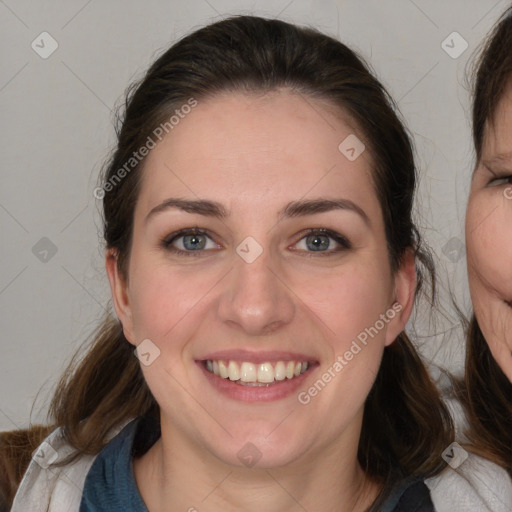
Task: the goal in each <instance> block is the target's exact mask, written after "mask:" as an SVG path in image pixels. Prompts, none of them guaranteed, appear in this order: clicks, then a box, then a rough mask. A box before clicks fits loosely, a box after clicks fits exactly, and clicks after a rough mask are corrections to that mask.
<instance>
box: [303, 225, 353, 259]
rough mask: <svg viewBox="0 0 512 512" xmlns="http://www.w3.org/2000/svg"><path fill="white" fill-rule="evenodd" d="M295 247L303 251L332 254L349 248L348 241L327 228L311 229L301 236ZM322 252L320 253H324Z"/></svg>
mask: <svg viewBox="0 0 512 512" xmlns="http://www.w3.org/2000/svg"><path fill="white" fill-rule="evenodd" d="M296 247H297V248H298V249H299V250H301V251H305V252H312V253H313V252H316V253H319V255H320V254H322V253H324V254H332V253H334V252H340V251H343V250H346V249H350V248H351V244H350V242H349V241H348V240H347V239H346V238H345V237H343V236H341V235H340V234H338V233H335V232H334V231H330V230H328V229H312V230H310V232H309V234H307V235H306V236H304V237H303V238H301V239H300V240H299V241H298V242H297V244H296ZM324 254H322V255H324Z"/></svg>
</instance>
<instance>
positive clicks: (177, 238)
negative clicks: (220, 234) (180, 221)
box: [162, 228, 221, 256]
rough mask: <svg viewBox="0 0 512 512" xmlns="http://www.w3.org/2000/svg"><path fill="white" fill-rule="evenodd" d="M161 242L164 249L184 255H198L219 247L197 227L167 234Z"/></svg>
mask: <svg viewBox="0 0 512 512" xmlns="http://www.w3.org/2000/svg"><path fill="white" fill-rule="evenodd" d="M162 244H163V246H164V247H165V249H167V250H169V251H171V252H174V253H176V254H183V255H185V256H198V255H199V254H200V253H202V252H205V251H208V250H212V249H220V248H221V247H220V245H218V244H217V243H215V242H214V241H213V240H212V238H211V237H210V236H209V235H208V233H207V232H206V231H204V230H202V229H198V228H194V229H182V230H180V231H178V232H177V233H173V234H171V235H169V236H168V237H167V238H165V240H163V241H162ZM194 253H195V254H194Z"/></svg>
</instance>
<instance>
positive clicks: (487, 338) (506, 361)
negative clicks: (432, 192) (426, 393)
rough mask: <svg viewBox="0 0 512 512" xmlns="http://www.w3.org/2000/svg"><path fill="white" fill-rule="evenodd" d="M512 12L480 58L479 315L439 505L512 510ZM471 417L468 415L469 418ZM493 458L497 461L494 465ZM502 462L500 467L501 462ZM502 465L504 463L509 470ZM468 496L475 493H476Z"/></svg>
mask: <svg viewBox="0 0 512 512" xmlns="http://www.w3.org/2000/svg"><path fill="white" fill-rule="evenodd" d="M511 79H512V17H511V11H509V12H508V13H507V14H505V16H503V17H502V19H501V20H499V22H498V23H497V25H496V28H495V29H494V31H493V33H492V34H491V35H490V37H489V38H488V40H487V42H486V43H485V45H484V48H483V51H482V52H481V55H480V59H479V60H478V61H477V67H476V73H475V86H474V98H473V140H474V144H475V152H476V159H477V163H476V167H475V171H474V173H473V178H472V182H471V192H470V197H469V202H468V207H467V215H466V246H467V265H468V274H469V285H470V291H471V299H472V302H473V306H474V310H475V314H474V315H473V317H472V319H471V322H470V325H469V330H468V344H467V352H466V371H465V377H464V382H463V383H462V385H459V386H457V388H458V389H457V391H458V393H457V394H458V395H459V398H460V399H461V403H462V405H463V409H461V408H460V405H459V404H457V405H454V410H455V417H456V418H459V419H461V420H462V418H464V420H463V421H457V422H456V423H458V425H457V427H458V428H457V437H458V438H459V442H460V443H461V444H463V445H464V447H465V448H466V449H467V450H468V451H469V452H470V453H468V452H466V451H465V450H464V449H463V448H462V447H461V446H458V447H457V449H456V451H457V452H458V453H457V454H455V455H456V457H455V458H456V459H457V458H458V461H457V463H456V464H454V465H453V466H452V468H448V469H447V470H446V471H444V472H443V473H442V474H441V475H440V476H438V477H435V478H433V479H431V480H430V481H429V487H430V489H431V491H432V494H433V500H434V504H435V506H436V508H437V509H438V512H444V511H446V512H448V511H450V512H451V511H452V510H453V508H452V507H451V505H450V501H451V500H452V499H453V495H454V489H456V490H457V491H456V492H457V494H458V495H459V496H458V498H456V499H457V501H458V503H459V504H465V505H466V508H468V509H469V508H471V510H474V509H475V506H476V507H477V509H478V510H491V511H493V512H494V511H509V510H510V509H511V506H512V505H511V504H512V480H511V479H510V476H511V474H512V473H511V472H512V384H511V382H510V380H511V379H512V356H511V351H512V343H511V338H510V327H512V321H511V319H512V310H511V304H510V299H511V297H512V295H511V294H512V287H511V285H512V273H511V270H510V261H512V245H511V243H510V240H511V237H510V235H511V233H510V229H511V228H510V226H511V223H510V213H511V211H512V202H511V201H510V199H511V198H512V186H511V183H512V159H511V155H512V138H511V134H512V95H511V92H512V87H511V86H512V81H511ZM466 420H467V421H466ZM489 461H492V462H494V464H491V463H490V462H489ZM500 466H501V467H500ZM502 468H503V469H502ZM469 496H472V497H471V498H469Z"/></svg>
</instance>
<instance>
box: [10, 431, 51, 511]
mask: <svg viewBox="0 0 512 512" xmlns="http://www.w3.org/2000/svg"><path fill="white" fill-rule="evenodd" d="M51 431H52V427H49V426H42V425H33V426H32V427H30V428H29V429H25V430H12V431H9V432H2V433H0V510H2V511H3V510H9V509H10V505H11V503H12V500H13V499H14V494H15V493H16V488H17V487H18V484H19V482H20V480H21V478H22V476H23V473H24V472H25V469H26V468H27V466H28V464H29V462H30V458H31V455H32V452H33V451H34V450H35V449H36V448H37V447H38V446H39V444H40V443H41V441H42V440H43V439H44V438H45V437H46V436H47V435H48V434H49V433H50V432H51Z"/></svg>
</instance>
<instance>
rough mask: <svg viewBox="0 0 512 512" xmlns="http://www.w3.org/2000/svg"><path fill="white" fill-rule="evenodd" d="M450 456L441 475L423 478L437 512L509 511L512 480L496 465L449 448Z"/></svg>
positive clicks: (458, 449) (455, 445)
mask: <svg viewBox="0 0 512 512" xmlns="http://www.w3.org/2000/svg"><path fill="white" fill-rule="evenodd" d="M452 450H453V459H454V461H453V462H452V463H451V466H448V467H447V468H446V469H445V470H444V471H443V472H442V473H441V474H439V475H438V476H436V477H434V478H430V479H428V480H427V481H426V484H427V485H428V487H429V488H430V492H431V495H432V501H433V502H434V505H435V507H436V510H437V512H466V511H468V510H471V512H510V510H511V504H512V480H511V479H510V476H509V475H508V473H507V472H506V471H505V470H504V469H503V468H501V467H499V466H497V465H496V464H494V463H492V462H490V461H488V460H486V459H483V458H482V457H478V456H477V455H473V454H470V453H468V452H466V451H465V450H464V449H463V448H462V447H460V445H457V444H454V445H453V447H452Z"/></svg>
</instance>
